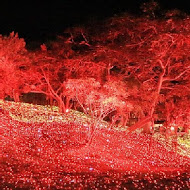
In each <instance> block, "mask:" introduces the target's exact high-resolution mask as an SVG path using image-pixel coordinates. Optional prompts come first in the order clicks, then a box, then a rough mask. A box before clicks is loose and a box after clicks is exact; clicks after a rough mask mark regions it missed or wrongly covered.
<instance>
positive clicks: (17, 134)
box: [0, 113, 190, 189]
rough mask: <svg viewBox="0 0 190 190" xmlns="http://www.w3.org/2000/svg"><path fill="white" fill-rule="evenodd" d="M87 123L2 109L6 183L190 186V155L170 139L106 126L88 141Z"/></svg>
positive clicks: (0, 165) (1, 169) (1, 181)
mask: <svg viewBox="0 0 190 190" xmlns="http://www.w3.org/2000/svg"><path fill="white" fill-rule="evenodd" d="M41 115H43V114H42V113H41ZM41 117H42V116H41ZM57 117H58V116H57ZM87 127H88V125H86V126H82V125H81V126H79V125H76V123H75V124H74V123H71V122H70V123H69V122H68V123H65V124H64V123H58V122H41V123H38V122H20V121H16V120H14V119H12V118H11V117H9V116H8V115H7V116H6V115H5V114H4V113H0V141H1V143H0V189H172V188H173V189H189V188H190V170H189V169H190V158H188V157H185V156H182V155H179V154H178V153H177V152H175V151H174V150H172V149H171V148H170V147H168V145H167V144H165V145H164V144H162V143H160V142H158V141H157V140H155V139H153V138H152V137H151V136H150V135H145V134H136V133H132V134H130V135H128V134H126V133H125V132H122V131H115V130H109V129H104V128H102V129H98V130H97V132H96V134H95V138H94V140H93V141H92V144H91V145H90V146H87V145H86V142H85V139H86V130H87Z"/></svg>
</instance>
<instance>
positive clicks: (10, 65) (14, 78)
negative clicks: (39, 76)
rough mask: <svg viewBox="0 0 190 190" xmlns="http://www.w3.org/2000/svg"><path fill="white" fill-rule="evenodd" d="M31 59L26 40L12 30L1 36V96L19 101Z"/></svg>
mask: <svg viewBox="0 0 190 190" xmlns="http://www.w3.org/2000/svg"><path fill="white" fill-rule="evenodd" d="M28 64H29V59H28V56H27V50H26V48H25V42H24V40H23V39H21V38H19V37H18V34H14V32H12V33H11V34H10V35H9V36H0V96H1V98H5V97H7V96H10V97H11V98H13V99H14V101H19V96H20V94H21V93H22V92H23V88H24V83H25V79H26V73H25V72H26V70H27V69H28Z"/></svg>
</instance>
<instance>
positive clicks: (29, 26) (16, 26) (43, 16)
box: [0, 0, 190, 41]
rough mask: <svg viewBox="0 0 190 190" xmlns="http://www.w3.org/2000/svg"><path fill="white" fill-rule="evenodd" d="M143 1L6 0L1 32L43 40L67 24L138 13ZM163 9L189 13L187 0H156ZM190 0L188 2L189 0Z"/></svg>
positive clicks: (2, 7)
mask: <svg viewBox="0 0 190 190" xmlns="http://www.w3.org/2000/svg"><path fill="white" fill-rule="evenodd" d="M145 1H146V0H94V1H93V0H54V1H50V2H49V1H43V0H41V1H40V0H39V1H35V0H33V1H32V0H31V1H29V0H28V1H25V3H21V2H20V3H18V1H15V2H13V1H5V2H1V5H0V22H1V27H0V34H3V35H7V34H9V33H10V32H11V31H15V32H18V34H19V36H20V37H23V38H24V39H25V40H26V41H35V40H36V41H45V40H47V39H48V38H52V37H53V36H55V35H56V34H60V33H61V32H63V31H64V29H66V28H67V27H71V26H75V25H81V24H83V23H85V22H89V21H93V20H102V19H106V18H108V17H111V16H113V15H115V14H119V13H122V12H130V13H132V14H139V13H140V9H139V7H140V4H142V3H143V2H145ZM158 2H159V3H160V5H161V8H162V9H163V10H165V9H172V8H178V9H180V10H184V11H186V12H188V13H189V12H190V2H189V0H186V1H185V0H184V1H183V0H176V1H175V0H159V1H158ZM188 2H189V3H188Z"/></svg>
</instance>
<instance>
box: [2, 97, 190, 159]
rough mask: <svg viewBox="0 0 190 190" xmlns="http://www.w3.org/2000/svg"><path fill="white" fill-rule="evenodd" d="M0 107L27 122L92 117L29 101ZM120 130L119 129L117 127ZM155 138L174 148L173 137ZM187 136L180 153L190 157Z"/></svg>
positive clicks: (84, 122)
mask: <svg viewBox="0 0 190 190" xmlns="http://www.w3.org/2000/svg"><path fill="white" fill-rule="evenodd" d="M0 107H1V108H3V109H4V110H5V112H7V113H8V114H9V115H10V116H11V117H12V118H13V119H14V120H17V121H21V122H27V123H44V122H47V123H49V122H56V123H61V124H70V123H74V124H75V125H81V126H82V125H88V124H89V123H90V122H91V121H92V119H91V118H90V117H89V116H87V115H85V114H84V113H81V112H78V111H75V110H70V111H69V112H68V113H66V114H60V113H59V112H58V108H57V107H50V106H41V105H32V104H28V103H15V102H8V101H3V100H0ZM100 125H101V126H102V127H103V128H104V127H105V128H107V127H108V124H107V123H106V122H104V121H103V122H102V123H101V124H100ZM117 130H118V129H117ZM154 138H155V139H157V140H158V141H159V142H160V143H161V144H163V145H165V144H167V147H168V150H169V151H171V150H174V149H175V147H174V146H173V145H174V143H173V142H174V140H173V138H172V137H171V138H169V139H167V141H166V139H165V138H164V137H163V136H161V135H160V134H155V135H154ZM189 140H190V139H189V136H187V138H185V139H184V138H180V137H178V145H179V146H178V153H179V154H181V155H184V156H188V157H190V141H189Z"/></svg>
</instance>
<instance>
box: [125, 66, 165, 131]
mask: <svg viewBox="0 0 190 190" xmlns="http://www.w3.org/2000/svg"><path fill="white" fill-rule="evenodd" d="M164 74H165V69H164V68H163V72H162V73H161V75H160V77H159V81H158V85H157V89H156V92H155V95H154V100H153V103H152V106H151V110H150V114H149V116H147V117H145V118H143V119H142V120H140V121H138V122H137V123H136V124H135V125H133V126H131V127H130V128H129V132H132V131H135V130H136V129H138V128H141V127H144V126H145V125H146V124H148V123H149V122H151V121H152V120H153V119H154V118H153V114H154V111H155V107H156V105H157V103H158V98H159V94H160V91H161V88H162V83H163V79H164Z"/></svg>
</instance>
